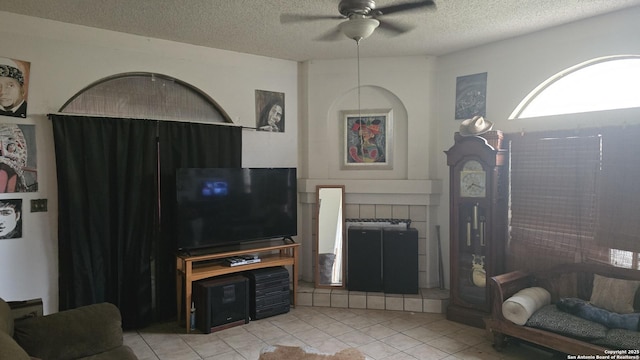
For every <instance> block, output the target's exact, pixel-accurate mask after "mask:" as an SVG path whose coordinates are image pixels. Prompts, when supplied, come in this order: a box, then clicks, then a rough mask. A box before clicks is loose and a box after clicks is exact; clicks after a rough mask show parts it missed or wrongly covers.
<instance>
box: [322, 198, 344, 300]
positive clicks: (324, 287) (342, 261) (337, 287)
mask: <svg viewBox="0 0 640 360" xmlns="http://www.w3.org/2000/svg"><path fill="white" fill-rule="evenodd" d="M322 189H341V191H342V199H341V204H340V206H342V219H341V220H342V256H341V263H342V276H341V278H342V282H341V284H340V285H330V284H320V266H319V263H318V262H319V256H320V251H319V249H320V246H319V245H320V236H319V235H320V219H319V217H320V190H322ZM344 197H345V186H344V185H316V203H315V230H316V236H315V244H314V245H315V256H314V260H315V271H314V284H315V287H316V288H318V289H344V288H346V279H345V265H346V248H347V247H346V240H347V239H346V234H347V233H346V229H345V225H346V224H345V215H344V213H345V201H344Z"/></svg>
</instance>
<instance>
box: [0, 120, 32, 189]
mask: <svg viewBox="0 0 640 360" xmlns="http://www.w3.org/2000/svg"><path fill="white" fill-rule="evenodd" d="M37 155H38V151H37V148H36V126H35V125H31V124H7V123H0V193H17V192H36V191H38V169H37V163H38V161H37Z"/></svg>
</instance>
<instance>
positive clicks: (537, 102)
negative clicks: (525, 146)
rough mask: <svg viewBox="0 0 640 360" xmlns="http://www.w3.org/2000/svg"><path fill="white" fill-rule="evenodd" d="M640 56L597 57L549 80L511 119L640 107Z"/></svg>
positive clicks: (536, 90)
mask: <svg viewBox="0 0 640 360" xmlns="http://www.w3.org/2000/svg"><path fill="white" fill-rule="evenodd" d="M639 83H640V56H634V55H624V56H611V57H604V58H598V59H594V60H590V61H586V62H584V63H581V64H578V65H576V66H573V67H570V68H568V69H566V70H563V71H561V72H559V73H558V74H556V75H554V76H552V77H551V78H549V79H547V80H546V81H545V82H543V83H542V84H540V85H539V86H538V87H537V88H536V89H534V90H533V91H532V92H531V93H530V94H529V95H528V96H527V97H526V98H525V99H524V100H523V101H522V102H521V103H520V105H518V107H517V108H516V110H515V111H514V112H513V113H512V114H511V116H510V117H509V118H510V119H517V118H530V117H538V116H549V115H561V114H573V113H583V112H592V111H600V110H611V109H626V108H634V107H640V97H638V96H637V86H638V85H637V84H639Z"/></svg>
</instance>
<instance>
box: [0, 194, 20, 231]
mask: <svg viewBox="0 0 640 360" xmlns="http://www.w3.org/2000/svg"><path fill="white" fill-rule="evenodd" d="M21 237H22V199H0V239H18V238H21Z"/></svg>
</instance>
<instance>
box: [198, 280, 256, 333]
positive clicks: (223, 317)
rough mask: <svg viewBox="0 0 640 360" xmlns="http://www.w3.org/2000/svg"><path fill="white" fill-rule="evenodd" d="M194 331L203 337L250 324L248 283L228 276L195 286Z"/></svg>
mask: <svg viewBox="0 0 640 360" xmlns="http://www.w3.org/2000/svg"><path fill="white" fill-rule="evenodd" d="M193 296H194V302H195V306H196V327H197V328H198V329H199V330H200V331H202V332H203V333H205V334H209V333H212V332H214V331H219V330H223V329H227V328H230V327H233V326H237V325H242V324H246V323H248V322H249V280H248V279H247V278H246V277H244V276H237V275H236V276H230V277H224V278H216V279H212V280H201V281H198V282H196V283H195V287H194V294H193Z"/></svg>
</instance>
